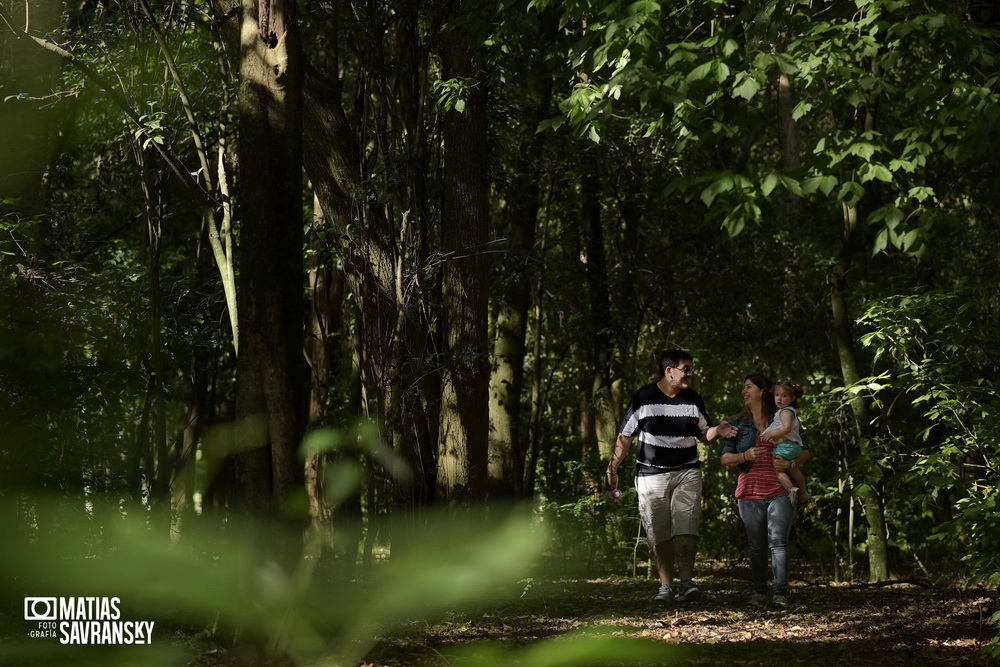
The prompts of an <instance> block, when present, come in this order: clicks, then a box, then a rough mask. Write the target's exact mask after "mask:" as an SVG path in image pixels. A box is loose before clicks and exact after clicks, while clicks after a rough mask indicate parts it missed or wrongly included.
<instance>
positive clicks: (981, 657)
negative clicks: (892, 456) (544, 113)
mask: <svg viewBox="0 0 1000 667" xmlns="http://www.w3.org/2000/svg"><path fill="white" fill-rule="evenodd" d="M699 586H700V587H701V588H702V591H703V595H702V597H701V599H699V600H697V601H693V602H687V603H679V604H678V603H675V604H672V605H669V606H662V605H660V604H658V603H655V602H653V601H652V600H651V598H652V596H653V595H654V594H655V592H656V584H655V583H653V582H652V581H649V580H638V579H625V578H610V579H590V580H564V581H554V582H544V583H543V582H536V583H533V584H532V585H530V586H528V588H527V591H526V593H525V594H524V595H523V597H521V598H520V599H518V600H516V601H514V602H510V603H504V604H498V605H497V606H496V607H495V608H493V609H489V610H487V611H486V612H485V613H479V614H475V615H461V614H456V615H454V616H453V617H451V618H447V619H440V620H438V621H433V622H428V621H420V622H413V623H410V624H407V625H406V626H405V627H404V628H401V629H400V631H399V632H396V633H393V636H392V637H387V638H386V639H385V641H384V642H383V643H382V644H380V645H379V647H378V648H377V649H376V650H375V651H373V652H372V653H371V654H370V656H369V664H372V665H388V666H392V667H396V666H398V665H414V666H415V665H454V664H456V661H455V660H454V659H453V658H450V657H449V656H450V654H451V653H452V652H453V651H454V650H455V649H456V648H458V647H461V646H467V645H470V644H472V643H474V642H479V641H486V642H501V643H502V644H503V645H505V646H512V645H513V646H521V647H524V646H529V645H531V644H533V643H535V642H538V641H540V640H545V639H556V638H558V637H559V636H561V635H564V634H566V633H571V632H577V633H579V632H583V633H587V632H588V631H592V632H604V633H607V632H611V633H613V634H614V635H616V636H622V637H641V638H647V639H651V640H653V641H655V642H662V643H663V644H664V649H666V650H665V657H666V656H667V655H669V656H670V657H669V658H667V661H669V662H670V663H671V664H695V665H698V664H740V665H776V664H778V665H780V664H801V665H841V664H845V665H846V664H860V663H873V662H874V663H877V664H878V665H880V667H885V666H892V665H920V664H925V665H950V664H954V665H994V664H995V665H1000V659H996V658H991V657H989V656H988V655H987V654H985V653H983V652H982V650H981V649H982V647H983V646H985V645H987V644H989V642H990V640H991V639H992V637H993V636H994V634H995V633H996V628H995V627H994V625H993V624H992V623H991V621H990V619H991V617H992V615H993V613H994V612H996V611H997V610H998V608H1000V603H998V598H997V595H996V594H995V592H993V591H989V590H986V589H982V588H979V589H963V588H959V587H957V586H948V587H938V588H928V587H923V586H918V585H915V584H894V585H889V586H846V585H832V584H818V583H813V584H810V583H807V582H803V581H793V585H792V589H791V591H790V595H789V599H790V605H789V608H788V609H787V610H784V611H782V610H777V609H761V610H758V609H752V608H748V607H747V606H746V601H747V599H748V598H749V592H748V590H747V586H748V585H747V581H746V573H745V572H743V571H742V570H739V569H733V568H723V567H719V568H717V569H716V570H715V571H714V572H712V573H711V574H709V575H708V576H703V577H699ZM668 645H669V646H670V647H671V648H668ZM515 655H516V654H515Z"/></svg>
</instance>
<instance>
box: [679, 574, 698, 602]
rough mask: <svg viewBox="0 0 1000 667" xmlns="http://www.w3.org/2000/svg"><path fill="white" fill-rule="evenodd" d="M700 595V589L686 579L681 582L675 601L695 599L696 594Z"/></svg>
mask: <svg viewBox="0 0 1000 667" xmlns="http://www.w3.org/2000/svg"><path fill="white" fill-rule="evenodd" d="M699 595H701V591H700V590H698V587H697V586H695V584H694V582H693V581H691V580H690V579H688V580H687V581H685V582H684V583H682V584H681V591H680V593H678V594H677V601H678V602H684V601H685V600H697V599H698V596H699Z"/></svg>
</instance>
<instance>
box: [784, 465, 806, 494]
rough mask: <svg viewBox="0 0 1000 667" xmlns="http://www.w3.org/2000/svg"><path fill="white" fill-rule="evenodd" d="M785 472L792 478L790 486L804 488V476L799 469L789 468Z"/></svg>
mask: <svg viewBox="0 0 1000 667" xmlns="http://www.w3.org/2000/svg"><path fill="white" fill-rule="evenodd" d="M786 472H787V473H788V476H789V477H790V478H791V480H792V486H797V487H798V488H800V489H804V488H806V478H805V477H803V476H802V471H801V470H799V469H798V468H789V469H788V470H787V471H786ZM786 488H787V487H786Z"/></svg>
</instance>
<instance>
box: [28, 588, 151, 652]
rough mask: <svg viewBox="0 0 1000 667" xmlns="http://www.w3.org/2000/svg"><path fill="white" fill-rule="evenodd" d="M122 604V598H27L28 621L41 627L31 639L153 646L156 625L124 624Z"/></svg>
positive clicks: (29, 634)
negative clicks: (46, 638) (34, 622)
mask: <svg viewBox="0 0 1000 667" xmlns="http://www.w3.org/2000/svg"><path fill="white" fill-rule="evenodd" d="M120 604H121V599H120V598H98V597H73V598H62V597H60V598H51V597H27V598H24V620H26V621H36V622H37V623H38V629H37V630H31V631H30V632H28V636H29V637H50V638H58V639H59V643H60V644H151V643H152V642H153V625H154V624H155V621H123V620H121V615H122V614H121V609H120V607H119V605H120Z"/></svg>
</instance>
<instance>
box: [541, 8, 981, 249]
mask: <svg viewBox="0 0 1000 667" xmlns="http://www.w3.org/2000/svg"><path fill="white" fill-rule="evenodd" d="M533 5H534V6H536V7H542V6H545V7H549V8H552V7H558V8H559V9H561V10H562V17H563V20H562V27H563V29H564V30H565V31H566V32H567V33H568V34H570V35H572V36H573V37H575V38H576V42H575V43H574V46H573V49H572V51H571V52H570V54H569V55H568V60H567V65H568V66H569V67H570V68H571V69H572V70H573V71H574V72H575V78H576V79H577V80H578V81H582V83H577V84H576V85H575V86H574V87H573V88H572V89H569V90H568V91H567V92H566V95H565V97H564V99H563V101H562V103H561V105H560V110H561V112H562V114H563V118H564V119H565V121H566V123H568V124H569V125H570V126H571V127H574V128H575V129H576V130H577V131H578V132H579V133H580V134H581V135H587V136H590V137H591V139H592V140H594V141H597V140H598V139H599V138H600V132H601V127H602V125H607V124H608V123H611V122H614V119H621V118H624V119H628V120H629V121H630V122H632V123H633V124H639V125H642V126H643V127H646V128H648V130H647V132H646V138H647V139H648V140H650V141H664V142H666V145H667V146H669V150H670V151H671V152H672V154H673V157H674V159H677V160H678V161H681V162H684V163H685V164H686V165H688V168H687V170H686V173H685V174H684V175H683V177H682V178H683V179H684V180H685V181H686V182H688V183H696V182H700V183H701V185H700V187H699V188H698V189H697V190H694V191H692V190H691V188H690V187H687V186H685V187H680V188H674V189H673V191H674V192H675V193H679V192H686V193H688V195H689V196H693V195H695V194H696V195H697V196H698V199H699V200H700V201H701V202H702V204H703V205H704V206H705V207H706V208H708V209H709V210H710V212H711V210H712V209H720V210H718V211H717V212H716V213H717V215H718V217H719V218H720V219H722V220H732V219H733V217H732V216H733V211H734V210H742V211H744V213H746V214H747V215H749V216H750V217H755V216H756V217H758V218H759V219H766V218H767V217H768V215H769V214H770V212H769V210H768V207H767V206H764V207H763V208H761V205H762V204H763V203H764V202H765V201H769V200H771V199H773V198H774V197H776V196H778V193H779V192H780V193H785V192H787V193H790V194H791V195H794V196H796V197H804V198H807V199H809V200H811V201H813V202H814V203H815V204H816V205H818V206H820V207H827V208H828V210H830V211H833V212H834V214H836V211H838V210H839V205H840V204H841V203H844V204H847V205H849V206H858V205H860V204H862V202H864V205H866V206H871V208H870V209H869V211H868V212H867V215H868V221H869V222H870V223H871V224H874V225H884V224H888V223H889V222H891V221H894V220H895V219H896V216H890V217H886V216H884V215H876V214H873V213H871V211H874V210H876V209H878V208H880V207H881V206H883V205H884V204H885V202H886V200H889V201H892V202H894V204H893V205H894V206H896V207H897V208H899V209H900V210H901V211H902V213H901V215H902V216H903V219H904V220H908V221H918V220H926V219H928V217H927V216H926V215H925V213H926V211H925V210H924V207H925V204H924V203H923V202H920V201H918V200H916V199H915V198H913V197H911V196H910V195H909V194H908V193H910V192H911V191H912V190H913V189H914V188H928V187H929V186H927V184H926V183H924V182H923V179H924V178H925V170H926V169H927V168H928V167H929V165H930V161H932V160H933V161H941V160H947V161H950V162H952V163H955V164H961V163H963V162H965V161H967V160H969V159H970V158H971V157H973V156H975V155H978V154H980V153H981V152H982V151H984V150H986V146H988V145H989V139H990V137H992V135H993V133H994V131H995V128H997V127H998V124H1000V98H998V96H997V94H996V92H995V89H996V77H995V76H994V75H989V74H988V73H989V72H990V69H989V67H990V65H991V63H992V62H993V61H994V55H993V50H992V48H991V47H990V44H991V42H990V40H991V39H992V38H994V37H995V36H996V35H995V32H994V31H991V30H987V29H985V28H982V27H979V26H977V25H974V24H971V23H970V22H969V21H967V20H966V19H965V18H964V17H963V16H962V15H960V14H958V13H952V12H953V11H954V9H953V8H952V7H951V6H949V5H945V4H942V5H940V6H938V5H937V4H936V3H918V2H915V1H911V0H871V1H867V0H859V1H858V2H854V3H843V4H841V5H834V6H823V7H821V8H819V7H815V6H813V5H812V4H809V3H792V4H791V5H790V6H789V5H786V4H784V3H778V2H765V3H763V4H761V5H758V6H756V7H754V8H747V9H744V10H742V11H737V12H733V11H732V10H728V11H727V9H726V8H725V7H723V6H722V5H720V3H714V2H707V3H688V4H684V5H676V6H675V5H666V4H661V3H656V2H634V3H623V2H602V3H597V2H580V1H572V2H563V3H556V2H544V3H543V2H541V1H538V2H535V3H533ZM781 86H786V87H787V89H788V94H789V96H790V98H791V104H792V107H791V111H790V119H791V121H792V122H794V123H795V124H796V131H797V133H798V136H799V139H800V142H801V145H809V146H813V147H814V150H812V151H811V152H810V151H801V155H800V156H799V158H800V160H799V165H800V166H799V167H798V168H797V169H796V171H795V172H794V173H787V174H783V175H782V176H780V177H779V175H778V173H777V172H776V170H775V168H776V166H777V165H778V164H780V162H781V155H780V152H779V150H778V137H777V131H778V129H779V128H778V124H777V122H776V121H775V116H774V114H775V105H776V104H777V102H778V93H779V88H780V87H781ZM866 119H868V120H867V122H870V123H873V126H874V131H865V128H864V124H865V122H866ZM556 126H557V124H556V122H555V121H552V122H550V123H549V124H548V125H547V126H546V127H545V128H542V129H549V128H554V127H556ZM740 154H742V157H739V159H738V160H736V158H737V157H738V156H739V155H740ZM727 155H728V161H726V158H724V157H723V156H727ZM720 157H723V160H724V161H723V162H722V163H718V162H716V163H713V161H714V160H716V159H717V158H720ZM734 160H735V161H734ZM691 167H694V168H695V169H697V170H699V171H700V173H692V172H691ZM713 174H715V175H713ZM750 183H759V184H760V185H759V186H753V187H752V186H750V185H749V184H750ZM779 185H781V186H782V187H781V188H779V187H778V186H779ZM782 196H784V195H782ZM925 198H926V197H925ZM758 200H759V201H758ZM757 210H760V211H761V214H760V216H757V214H756V211H757ZM751 214H752V215H751ZM736 219H739V220H746V219H747V216H745V215H736ZM738 227H739V225H738V224H737V225H735V226H734V227H731V228H730V231H732V229H734V228H738ZM920 237H921V233H920V232H916V231H915V228H914V229H908V230H906V231H905V232H902V233H901V235H898V236H897V230H895V229H893V228H890V227H886V228H885V229H883V230H882V233H880V236H878V237H877V238H878V239H879V240H878V241H877V242H876V246H875V251H876V252H879V251H882V250H886V249H888V248H890V247H894V248H897V249H900V250H904V251H906V252H914V251H915V250H916V249H917V248H919V247H920V245H921V244H920V243H919V239H920Z"/></svg>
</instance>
